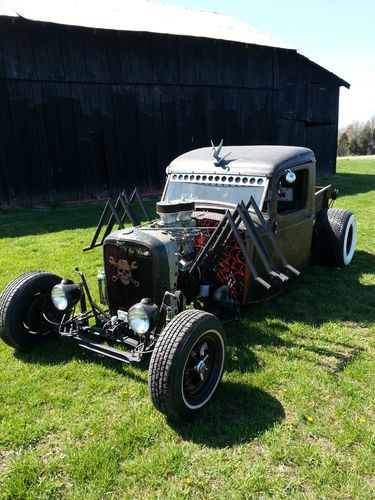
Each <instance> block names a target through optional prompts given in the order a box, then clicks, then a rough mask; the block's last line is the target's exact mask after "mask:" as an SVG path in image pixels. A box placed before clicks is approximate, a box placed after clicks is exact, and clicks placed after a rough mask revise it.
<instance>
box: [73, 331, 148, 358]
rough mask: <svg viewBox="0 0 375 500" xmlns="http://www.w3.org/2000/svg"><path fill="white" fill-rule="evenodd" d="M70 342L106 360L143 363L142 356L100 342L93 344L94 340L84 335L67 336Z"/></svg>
mask: <svg viewBox="0 0 375 500" xmlns="http://www.w3.org/2000/svg"><path fill="white" fill-rule="evenodd" d="M67 338H69V340H70V341H72V342H74V343H76V344H78V345H79V346H80V347H83V349H87V350H88V351H91V352H94V353H95V354H99V355H100V356H104V357H106V358H111V359H115V360H116V361H121V362H122V363H128V364H129V363H139V362H140V361H141V356H139V355H138V354H137V355H135V354H133V353H131V352H127V351H122V350H120V349H116V348H114V347H110V346H108V345H104V344H100V343H98V342H93V341H92V340H90V339H88V338H87V337H84V336H82V335H79V334H78V335H72V336H69V337H68V336H67Z"/></svg>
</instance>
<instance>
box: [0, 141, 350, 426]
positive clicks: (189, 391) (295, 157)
mask: <svg viewBox="0 0 375 500" xmlns="http://www.w3.org/2000/svg"><path fill="white" fill-rule="evenodd" d="M330 192H331V194H332V199H334V198H335V197H336V196H337V192H336V191H335V190H332V189H331V186H326V187H315V157H314V153H313V152H312V151H311V150H309V149H306V148H301V147H289V146H233V147H232V146H227V147H222V142H221V144H220V145H219V146H218V147H215V146H214V145H212V148H202V149H197V150H194V151H191V152H188V153H186V154H183V155H181V156H179V157H178V158H177V159H175V160H174V161H173V162H172V163H171V164H170V165H169V167H168V168H167V180H166V185H165V188H164V193H163V195H162V199H161V201H160V202H158V203H156V212H157V218H156V219H155V220H151V219H150V217H149V216H148V214H147V210H146V208H145V205H144V203H143V201H142V198H141V196H140V194H139V192H138V190H137V189H135V190H134V192H133V194H132V195H131V196H128V194H127V193H126V191H125V190H124V191H123V192H122V193H121V194H120V195H119V196H118V198H117V200H116V202H114V201H112V200H111V199H108V201H107V203H106V206H105V208H104V211H103V214H102V216H101V218H100V221H99V224H98V227H97V230H96V232H95V235H94V237H93V240H92V242H91V244H90V245H89V246H88V247H86V248H85V249H84V250H89V249H93V248H96V247H98V246H101V245H102V246H103V257H104V258H103V265H104V270H101V271H99V275H98V285H99V297H100V304H101V305H100V306H99V305H98V304H97V303H96V302H94V300H93V299H92V296H91V294H90V291H89V288H88V285H87V282H86V280H85V277H84V274H83V273H82V272H81V271H80V270H79V269H77V268H76V270H75V271H76V273H78V275H79V283H74V282H73V281H72V280H70V279H61V277H59V276H56V275H55V274H52V273H49V272H44V271H31V272H27V273H24V274H22V275H20V276H18V277H17V278H15V279H14V280H13V281H12V282H11V283H10V284H9V285H8V286H7V287H6V288H5V290H4V291H3V293H2V295H1V298H0V336H1V338H2V339H3V340H4V341H5V342H6V343H7V344H9V345H10V346H12V347H14V348H16V349H20V350H28V349H31V348H33V347H34V346H37V345H40V344H41V343H43V342H45V341H46V340H47V339H48V337H49V336H50V335H51V334H53V333H55V334H58V335H59V336H60V337H62V338H66V339H70V340H71V341H73V342H75V343H77V344H78V345H80V346H81V347H82V348H85V349H88V350H90V351H93V352H95V353H98V354H100V355H102V356H108V357H111V358H114V359H117V360H119V361H122V362H126V363H139V362H141V361H142V360H145V359H149V379H148V380H149V389H150V394H151V399H152V402H153V403H154V405H155V407H156V408H157V409H158V410H160V411H161V412H163V413H165V414H167V415H177V416H180V417H187V416H192V415H194V414H196V413H198V412H199V411H200V410H201V409H202V408H203V407H204V406H205V405H206V404H207V403H208V402H209V401H210V400H211V399H212V397H213V396H214V394H215V391H216V389H217V387H218V385H219V382H220V380H221V377H222V374H223V369H224V361H225V351H226V340H225V334H224V330H223V321H224V319H225V318H227V319H228V317H231V316H232V317H238V311H239V306H240V305H246V304H252V303H257V302H259V301H262V300H266V299H268V298H270V297H271V296H273V295H276V294H278V293H279V292H280V291H282V290H284V289H285V288H286V287H287V286H289V284H291V283H293V282H294V281H296V279H297V277H298V276H299V274H300V272H301V271H302V270H303V269H304V268H305V267H306V264H307V263H308V261H309V259H310V257H312V258H313V259H314V260H315V261H316V262H319V263H321V264H323V265H332V266H347V265H348V264H349V263H350V261H351V260H352V257H353V254H354V248H355V241H356V220H355V216H354V215H353V214H352V213H351V212H349V211H347V210H343V209H335V208H331V207H330V206H329V205H330V204H331V203H332V202H330V201H329V198H330V196H329V193H330ZM134 204H139V205H140V207H141V209H142V210H143V212H144V218H145V219H146V220H147V222H146V223H142V224H141V223H140V221H139V220H138V218H137V215H136V211H135V210H134ZM126 218H127V219H128V220H129V221H130V223H131V224H132V226H133V227H125V224H124V223H125V220H126ZM115 225H116V226H118V228H119V229H118V230H115V231H113V228H114V226H115ZM78 306H79V307H78Z"/></svg>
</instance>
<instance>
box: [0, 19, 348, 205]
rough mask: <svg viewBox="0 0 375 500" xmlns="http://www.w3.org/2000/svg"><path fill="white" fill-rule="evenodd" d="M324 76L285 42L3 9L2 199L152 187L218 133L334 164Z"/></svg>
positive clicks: (333, 112)
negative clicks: (45, 17)
mask: <svg viewBox="0 0 375 500" xmlns="http://www.w3.org/2000/svg"><path fill="white" fill-rule="evenodd" d="M327 75H329V74H328V72H326V71H324V70H323V71H320V70H319V69H318V68H317V67H315V65H312V64H311V63H309V62H307V60H306V59H305V58H302V57H300V56H298V54H296V53H295V52H294V51H287V50H281V49H274V48H269V47H259V46H246V45H244V44H238V43H231V42H223V41H218V40H202V39H197V38H189V37H178V36H166V35H156V34H145V33H143V34H138V33H124V32H115V31H110V30H93V29H87V28H78V27H66V26H60V25H54V24H48V23H47V24H45V23H37V22H29V21H25V20H18V19H17V20H12V19H10V18H0V137H2V147H1V148H0V164H1V169H0V204H14V203H16V204H17V203H24V202H30V203H32V202H40V201H53V200H64V199H80V198H92V197H95V196H98V195H101V194H104V193H108V192H116V191H117V190H118V189H120V188H122V187H123V186H124V185H128V186H134V185H138V186H141V187H143V188H145V189H151V188H159V187H160V186H161V185H162V184H163V182H164V171H165V167H166V166H167V165H168V163H169V162H170V161H171V160H172V159H173V158H174V157H175V156H177V155H178V154H181V153H182V152H185V151H187V150H189V149H193V148H196V147H201V146H206V145H208V144H209V141H210V139H213V140H214V141H219V140H220V139H221V138H222V137H224V140H225V143H226V144H230V143H231V144H272V143H276V144H290V145H292V144H296V145H307V146H310V147H313V149H314V150H315V152H316V155H317V158H318V161H319V162H320V166H321V172H324V173H326V172H328V171H330V172H332V171H334V165H335V163H334V162H335V157H336V150H335V148H336V134H337V110H338V84H337V81H334V82H333V81H332V78H328V77H327ZM322 87H324V88H326V89H327V90H326V91H323V90H321V88H322ZM321 101H322V102H321ZM319 103H320V104H319Z"/></svg>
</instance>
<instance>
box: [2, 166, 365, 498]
mask: <svg viewBox="0 0 375 500" xmlns="http://www.w3.org/2000/svg"><path fill="white" fill-rule="evenodd" d="M329 180H330V181H331V182H332V183H333V184H334V185H335V186H337V187H338V188H339V189H340V191H341V195H342V196H341V197H340V198H339V199H338V200H337V202H336V204H335V206H336V207H345V208H348V209H350V210H352V211H354V212H355V213H356V215H357V218H358V232H359V237H358V242H357V253H356V255H355V257H354V260H353V262H352V264H351V265H350V266H349V267H348V268H347V269H344V270H340V269H327V268H325V269H324V268H319V267H316V266H314V265H311V266H310V268H309V269H308V270H307V272H306V273H305V274H304V276H303V277H302V278H301V280H300V281H299V283H298V284H297V285H296V286H295V287H294V288H293V289H291V290H290V291H288V292H286V293H285V294H284V295H281V296H280V297H278V298H276V299H275V300H274V301H272V302H269V303H267V304H264V305H262V306H259V307H257V308H249V309H246V310H244V311H243V319H242V320H241V321H240V322H239V323H233V324H232V325H230V326H228V327H227V336H228V340H229V350H228V363H227V368H226V372H225V375H224V378H223V383H222V385H221V388H220V390H219V392H218V396H217V398H216V399H215V401H214V403H213V404H211V405H210V406H209V407H208V408H207V409H206V410H205V411H204V413H203V414H202V416H200V417H199V418H197V419H196V420H195V421H193V422H188V423H182V422H173V421H172V422H167V421H166V419H165V418H164V417H163V416H162V415H161V414H159V413H158V412H157V411H156V410H155V409H154V408H153V406H152V404H151V402H150V398H149V395H148V387H147V372H146V371H142V370H140V369H138V368H134V367H131V366H124V365H121V364H118V363H116V362H111V361H109V360H105V359H102V358H99V357H95V356H94V355H91V354H89V353H86V352H83V351H82V350H80V349H79V348H76V347H75V346H73V345H71V344H68V343H64V342H62V341H58V340H54V341H53V342H52V343H50V344H49V345H47V346H45V347H43V348H40V349H37V350H35V351H33V352H30V353H17V352H15V351H14V350H13V349H11V348H9V347H7V346H6V345H5V344H3V343H1V345H0V366H1V370H0V498H1V499H3V498H9V499H10V498H12V499H13V498H48V499H56V498H77V499H78V498H79V499H81V498H88V499H94V498H95V499H96V498H97V499H99V498H190V497H192V498H250V497H251V498H264V497H270V496H275V497H278V498H286V497H292V498H332V499H333V498H334V499H336V498H361V499H366V498H368V499H370V498H375V481H374V472H375V433H374V429H375V357H374V354H375V326H374V325H375V321H374V320H375V275H374V273H375V255H374V249H375V160H341V161H340V162H339V165H338V173H337V175H336V176H335V177H333V178H332V179H329ZM101 208H102V207H101V206H99V205H96V204H93V205H80V206H77V205H72V206H59V207H54V208H50V209H48V210H47V209H42V208H40V209H33V210H23V211H13V212H10V211H7V212H0V270H1V273H0V291H1V290H2V289H3V288H4V286H5V285H6V284H7V283H8V282H9V281H10V280H11V279H13V278H14V277H15V276H16V275H18V274H20V273H21V272H24V271H27V270H31V269H45V270H50V271H53V272H56V273H57V274H60V275H63V276H65V277H73V272H72V271H73V268H74V266H76V265H78V266H79V267H80V268H81V269H83V270H84V271H85V272H86V273H87V277H88V281H89V283H90V284H91V285H92V286H93V287H95V289H96V274H97V270H98V268H100V267H101V250H100V249H97V250H95V251H93V252H87V253H82V251H81V248H82V247H83V246H84V245H86V244H87V243H88V242H89V241H90V238H91V236H92V232H93V229H94V226H95V225H96V222H97V219H98V217H99V214H100V211H101Z"/></svg>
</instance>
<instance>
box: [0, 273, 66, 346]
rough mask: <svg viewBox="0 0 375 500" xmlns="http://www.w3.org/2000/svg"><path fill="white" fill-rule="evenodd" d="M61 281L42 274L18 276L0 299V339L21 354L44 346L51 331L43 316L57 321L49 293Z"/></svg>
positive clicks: (55, 277) (57, 314) (56, 314)
mask: <svg viewBox="0 0 375 500" xmlns="http://www.w3.org/2000/svg"><path fill="white" fill-rule="evenodd" d="M60 282H61V278H60V277H59V276H56V275H55V274H52V273H47V272H44V271H31V272H28V273H24V274H21V275H20V276H18V277H17V278H15V279H14V280H13V281H11V282H10V283H9V285H8V286H7V287H6V288H5V290H4V291H3V293H2V295H1V297H0V338H2V339H3V341H4V342H5V343H7V344H8V345H10V346H11V347H14V348H15V349H18V350H20V351H28V350H30V349H32V348H34V347H36V346H38V345H41V344H42V343H44V342H45V341H46V340H47V338H48V337H49V336H50V334H51V332H52V330H53V328H52V325H51V324H50V323H48V322H47V321H46V320H45V319H44V317H43V312H45V313H47V314H48V315H51V314H52V315H53V316H54V319H55V320H56V321H58V320H59V316H61V314H60V315H59V313H58V312H57V310H55V308H54V307H53V305H52V301H51V289H52V287H54V286H55V285H57V283H60Z"/></svg>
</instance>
